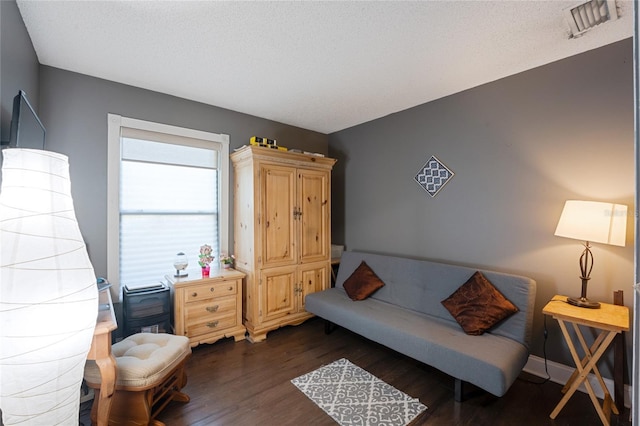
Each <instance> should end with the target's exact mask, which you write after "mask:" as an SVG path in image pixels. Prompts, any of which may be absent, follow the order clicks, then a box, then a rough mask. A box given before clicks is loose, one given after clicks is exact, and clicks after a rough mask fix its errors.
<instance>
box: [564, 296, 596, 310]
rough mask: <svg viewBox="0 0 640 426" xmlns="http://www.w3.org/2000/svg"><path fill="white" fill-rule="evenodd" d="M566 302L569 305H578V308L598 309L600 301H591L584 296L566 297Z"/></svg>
mask: <svg viewBox="0 0 640 426" xmlns="http://www.w3.org/2000/svg"><path fill="white" fill-rule="evenodd" d="M567 302H568V303H569V304H570V305H574V306H578V307H580V308H589V309H598V308H599V307H600V303H598V302H592V301H590V300H589V299H587V298H586V297H579V298H575V297H567Z"/></svg>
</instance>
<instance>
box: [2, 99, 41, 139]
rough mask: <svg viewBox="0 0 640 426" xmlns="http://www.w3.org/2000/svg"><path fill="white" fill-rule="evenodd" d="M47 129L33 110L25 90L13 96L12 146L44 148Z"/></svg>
mask: <svg viewBox="0 0 640 426" xmlns="http://www.w3.org/2000/svg"><path fill="white" fill-rule="evenodd" d="M46 134H47V131H46V130H45V128H44V125H43V124H42V121H40V118H38V115H37V114H36V112H35V111H34V110H33V107H32V106H31V104H30V103H29V100H28V99H27V94H26V93H25V92H24V90H20V91H19V92H18V94H17V95H16V96H15V97H14V98H13V115H12V116H11V139H9V147H10V148H33V149H44V139H45V136H46Z"/></svg>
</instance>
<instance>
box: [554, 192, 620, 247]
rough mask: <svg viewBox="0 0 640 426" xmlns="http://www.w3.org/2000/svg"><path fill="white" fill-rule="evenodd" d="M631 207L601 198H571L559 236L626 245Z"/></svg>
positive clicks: (563, 214)
mask: <svg viewBox="0 0 640 426" xmlns="http://www.w3.org/2000/svg"><path fill="white" fill-rule="evenodd" d="M626 231H627V206H625V205H622V204H613V203H602V202H597V201H578V200H568V201H567V202H566V203H565V205H564V209H563V210H562V214H561V215H560V220H559V221H558V226H557V228H556V232H555V235H557V236H559V237H566V238H573V239H576V240H582V241H588V242H592V243H603V244H612V245H615V246H624V245H625V239H626Z"/></svg>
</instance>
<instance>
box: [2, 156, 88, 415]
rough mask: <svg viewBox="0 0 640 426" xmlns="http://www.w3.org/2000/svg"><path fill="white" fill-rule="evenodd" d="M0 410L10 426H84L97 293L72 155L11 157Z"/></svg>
mask: <svg viewBox="0 0 640 426" xmlns="http://www.w3.org/2000/svg"><path fill="white" fill-rule="evenodd" d="M2 155H3V165H2V189H1V192H0V407H2V416H3V421H4V424H5V425H13V424H34V425H35V424H38V425H39V424H47V425H54V424H55V425H58V424H64V425H77V424H78V418H79V405H80V387H81V384H82V378H83V372H84V371H83V370H84V363H85V360H86V357H87V354H88V352H89V348H90V346H91V340H92V338H93V330H94V328H95V324H96V318H97V314H98V290H97V285H96V278H95V274H94V271H93V267H92V265H91V262H90V260H89V256H88V254H87V251H86V247H85V244H84V241H83V239H82V235H81V234H80V229H79V227H78V223H77V221H76V217H75V212H74V207H73V200H72V199H71V185H70V181H69V165H68V161H67V157H66V156H64V155H61V154H56V153H52V152H48V151H42V150H30V149H5V150H3V151H2Z"/></svg>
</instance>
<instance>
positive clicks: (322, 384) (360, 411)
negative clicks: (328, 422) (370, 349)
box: [291, 358, 427, 426]
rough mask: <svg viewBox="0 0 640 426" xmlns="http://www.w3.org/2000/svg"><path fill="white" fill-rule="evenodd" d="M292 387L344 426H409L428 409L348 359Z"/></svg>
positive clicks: (317, 372)
mask: <svg viewBox="0 0 640 426" xmlns="http://www.w3.org/2000/svg"><path fill="white" fill-rule="evenodd" d="M291 383H293V384H294V385H295V386H296V387H297V388H298V389H300V390H301V391H302V393H304V394H305V395H307V397H309V399H311V400H312V401H313V402H315V403H316V405H318V407H320V408H322V409H323V410H324V411H325V412H326V413H327V414H328V415H330V416H331V417H332V418H333V419H334V420H335V421H336V422H338V424H340V425H342V426H352V425H354V426H356V425H357V426H369V425H375V426H405V425H407V424H409V423H410V422H411V421H412V420H413V419H415V418H416V417H417V416H418V415H419V414H420V413H422V412H423V411H424V410H426V409H427V407H426V406H425V405H423V404H421V403H420V401H418V400H417V399H415V398H411V397H410V396H409V395H407V394H405V393H404V392H401V391H399V390H398V389H396V388H394V387H393V386H391V385H389V384H387V383H385V382H383V381H382V380H380V379H378V378H377V377H375V376H374V375H373V374H371V373H368V372H367V371H365V370H363V369H362V368H360V367H358V366H357V365H354V364H352V363H351V362H349V361H348V360H347V359H345V358H342V359H339V360H337V361H334V362H332V363H331V364H329V365H325V366H324V367H320V368H318V369H317V370H314V371H312V372H310V373H307V374H303V375H302V376H300V377H296V378H295V379H293V380H291Z"/></svg>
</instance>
